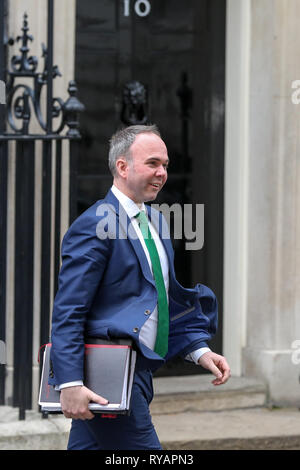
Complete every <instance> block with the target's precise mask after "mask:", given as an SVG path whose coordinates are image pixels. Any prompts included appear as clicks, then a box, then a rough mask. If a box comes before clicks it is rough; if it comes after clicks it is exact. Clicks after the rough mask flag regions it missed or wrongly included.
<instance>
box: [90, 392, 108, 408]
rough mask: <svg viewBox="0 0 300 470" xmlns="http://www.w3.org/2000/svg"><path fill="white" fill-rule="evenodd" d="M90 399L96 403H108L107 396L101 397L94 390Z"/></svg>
mask: <svg viewBox="0 0 300 470" xmlns="http://www.w3.org/2000/svg"><path fill="white" fill-rule="evenodd" d="M89 399H90V401H93V402H95V403H99V405H107V404H108V400H107V399H106V398H104V397H101V396H100V395H97V394H96V393H94V392H91V393H90V395H89Z"/></svg>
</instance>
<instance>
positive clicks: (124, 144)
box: [108, 124, 161, 176]
mask: <svg viewBox="0 0 300 470" xmlns="http://www.w3.org/2000/svg"><path fill="white" fill-rule="evenodd" d="M148 132H149V133H151V134H156V135H158V137H161V135H160V132H159V130H158V127H157V126H156V125H155V124H151V125H148V126H144V125H136V126H129V127H125V128H124V129H121V130H119V131H117V132H116V133H115V134H114V135H113V136H112V138H111V139H110V141H109V154H108V166H109V169H110V171H111V173H112V175H113V176H115V175H116V174H117V169H116V162H117V160H118V158H120V157H125V159H126V160H127V161H128V162H130V161H131V151H130V147H131V146H132V144H133V142H134V141H135V139H136V136H137V135H139V134H144V133H148Z"/></svg>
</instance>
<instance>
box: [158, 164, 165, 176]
mask: <svg viewBox="0 0 300 470" xmlns="http://www.w3.org/2000/svg"><path fill="white" fill-rule="evenodd" d="M156 175H157V176H162V177H165V176H167V169H166V168H165V167H164V166H163V165H160V166H159V167H158V168H157V171H156Z"/></svg>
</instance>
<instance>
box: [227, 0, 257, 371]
mask: <svg viewBox="0 0 300 470" xmlns="http://www.w3.org/2000/svg"><path fill="white" fill-rule="evenodd" d="M250 19H251V18H250V0H242V1H240V0H227V10H226V88H225V93H226V96H225V103H226V107H225V109H226V116H225V195H224V197H225V207H224V219H225V225H224V327H223V344H224V355H225V356H226V358H227V360H228V361H229V363H230V366H231V371H232V374H233V375H238V376H239V375H241V373H242V349H243V347H245V345H246V297H247V229H248V227H247V221H248V216H247V209H248V185H247V183H248V151H249V145H248V128H249V125H248V116H249V62H250Z"/></svg>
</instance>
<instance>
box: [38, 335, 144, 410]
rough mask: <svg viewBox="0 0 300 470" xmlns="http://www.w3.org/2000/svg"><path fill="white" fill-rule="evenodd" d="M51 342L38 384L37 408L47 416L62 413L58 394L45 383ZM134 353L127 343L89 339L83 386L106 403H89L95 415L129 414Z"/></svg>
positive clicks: (47, 347) (130, 345)
mask: <svg viewBox="0 0 300 470" xmlns="http://www.w3.org/2000/svg"><path fill="white" fill-rule="evenodd" d="M50 350H51V343H48V344H47V345H46V347H45V351H44V358H43V367H42V376H41V383H40V393H39V405H40V406H41V410H42V411H44V412H48V413H61V412H62V411H61V404H60V392H59V391H58V390H56V389H55V387H54V386H53V385H49V384H48V377H49V373H50V372H51V367H50ZM135 362H136V352H135V351H134V350H133V348H132V342H131V341H130V340H126V339H124V340H122V339H119V340H116V341H108V340H101V339H98V338H90V339H89V340H88V341H87V342H86V344H85V361H84V363H85V378H84V385H85V386H86V387H88V388H89V389H90V390H92V391H93V392H95V393H97V394H98V395H101V396H102V397H105V398H106V399H107V400H108V401H109V403H108V404H107V405H99V404H98V403H94V402H90V404H89V409H90V410H91V411H93V412H95V413H120V414H129V413H130V398H131V390H132V384H133V376H134V370H135Z"/></svg>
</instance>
